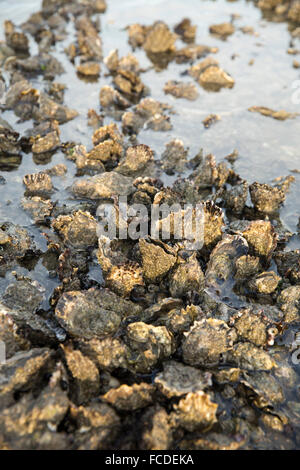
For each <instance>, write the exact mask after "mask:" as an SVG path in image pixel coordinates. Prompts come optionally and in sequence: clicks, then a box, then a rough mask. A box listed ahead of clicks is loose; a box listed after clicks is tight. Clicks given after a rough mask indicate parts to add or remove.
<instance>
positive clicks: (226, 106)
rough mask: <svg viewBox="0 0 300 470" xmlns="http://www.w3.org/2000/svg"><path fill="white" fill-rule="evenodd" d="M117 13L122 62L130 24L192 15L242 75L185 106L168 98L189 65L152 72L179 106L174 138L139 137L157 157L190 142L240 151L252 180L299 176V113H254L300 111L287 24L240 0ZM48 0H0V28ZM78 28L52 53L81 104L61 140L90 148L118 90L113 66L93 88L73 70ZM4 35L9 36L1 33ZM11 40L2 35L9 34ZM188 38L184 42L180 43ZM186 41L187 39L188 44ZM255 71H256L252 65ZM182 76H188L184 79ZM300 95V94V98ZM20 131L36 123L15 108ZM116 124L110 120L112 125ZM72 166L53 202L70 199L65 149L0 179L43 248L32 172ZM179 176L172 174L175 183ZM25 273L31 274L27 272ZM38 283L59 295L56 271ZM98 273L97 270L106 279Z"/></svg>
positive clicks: (109, 21) (8, 202) (293, 207)
mask: <svg viewBox="0 0 300 470" xmlns="http://www.w3.org/2000/svg"><path fill="white" fill-rule="evenodd" d="M107 3H108V9H107V12H106V13H105V14H104V15H101V24H102V30H101V38H102V41H103V49H104V56H106V55H107V54H108V53H109V52H110V51H111V49H113V48H118V49H119V53H120V56H122V55H124V54H127V53H128V52H130V50H131V48H130V46H129V45H128V42H127V32H126V31H125V28H126V26H127V25H129V24H131V23H143V24H151V23H153V21H155V20H164V21H165V22H166V23H167V24H168V25H169V26H170V27H173V26H174V25H175V24H176V23H178V22H179V21H180V20H181V19H182V18H183V17H185V16H186V17H190V18H191V19H192V21H193V23H195V24H197V25H198V31H197V38H196V43H197V44H205V45H211V46H217V47H219V52H218V53H217V54H216V55H215V57H216V59H217V60H218V61H219V62H220V65H221V67H222V68H224V70H226V71H227V72H228V73H229V74H230V75H231V76H232V77H233V78H234V79H235V82H236V83H235V86H234V88H233V89H232V90H226V89H223V90H221V91H220V92H219V93H210V92H207V91H205V90H203V89H202V88H200V87H199V90H198V91H199V97H198V99H197V100H196V101H194V102H189V101H187V100H177V99H175V98H173V97H172V96H170V95H165V94H164V92H163V87H164V84H165V83H166V81H168V80H179V79H182V80H187V81H191V78H190V77H186V76H185V75H184V72H185V71H186V70H187V68H188V67H189V65H188V64H182V65H178V64H176V63H171V64H169V66H168V68H167V69H165V70H163V71H161V72H160V73H156V72H155V71H154V70H153V69H151V70H149V71H148V72H146V73H144V74H143V75H142V80H143V82H144V83H145V84H146V85H148V86H149V88H150V91H151V93H150V96H151V97H153V98H154V99H157V100H159V101H162V102H165V103H168V104H171V105H172V106H173V107H174V110H175V112H176V114H174V115H172V116H171V122H172V124H173V129H172V130H171V131H169V132H161V133H160V132H152V131H151V130H142V131H141V132H140V133H139V135H138V140H139V142H140V143H144V144H148V145H149V146H151V148H152V149H153V150H155V152H156V155H157V157H160V155H161V153H162V152H163V151H164V146H165V144H166V143H167V142H169V141H170V140H171V139H173V138H180V139H182V140H183V142H184V144H185V146H188V147H189V149H190V152H189V156H190V157H191V158H192V157H194V156H195V154H196V153H197V152H198V151H199V149H200V148H203V149H204V152H205V153H206V154H207V153H213V154H214V155H215V156H216V158H217V161H220V160H222V159H223V158H224V157H225V156H226V155H227V154H229V153H231V152H232V151H233V150H234V149H237V150H238V152H239V158H238V160H237V161H236V162H235V164H234V168H235V170H236V171H237V173H239V174H240V175H241V176H242V177H243V178H245V179H247V180H248V181H249V182H253V181H259V182H267V183H269V182H271V181H272V180H273V179H274V178H276V177H279V176H282V175H284V176H285V175H288V174H291V173H290V172H291V170H293V169H300V145H299V143H300V116H299V117H298V118H296V119H294V120H287V121H284V122H282V121H276V120H274V119H271V118H267V117H263V116H261V115H259V114H257V113H250V112H248V110H247V109H248V108H249V107H250V106H254V105H257V106H267V107H270V108H273V109H276V110H279V109H285V110H287V111H290V112H299V113H300V100H299V103H298V104H297V103H296V101H295V100H294V99H293V96H294V97H295V88H294V86H295V82H296V81H297V80H300V69H298V70H297V69H294V68H293V65H292V63H293V60H294V59H297V60H300V55H298V56H294V55H289V54H288V53H287V49H288V48H289V47H290V43H291V36H290V33H289V31H288V25H287V24H286V23H273V22H271V21H267V20H266V19H264V18H262V13H261V11H260V10H259V9H257V8H256V7H255V5H254V3H252V2H246V1H244V0H239V1H237V2H226V1H225V0H217V1H215V2H212V1H199V0H186V1H185V2H184V6H185V8H183V7H182V5H183V2H182V0H172V2H170V0H108V2H107ZM40 6H41V1H40V0H26V1H25V0H24V1H21V0H19V1H16V0H13V1H12V0H10V1H9V0H0V23H1V24H2V23H3V21H4V20H5V19H11V20H13V22H15V23H16V24H20V23H22V22H23V21H25V20H26V19H27V18H28V17H29V16H30V14H32V13H33V12H35V11H38V10H39V8H40ZM231 15H238V17H237V19H236V20H235V21H234V24H235V26H236V32H235V34H234V35H232V36H230V37H229V38H228V39H227V40H226V41H222V40H219V39H216V38H214V37H212V36H211V35H210V34H209V31H208V28H209V26H210V25H211V24H214V23H221V22H225V21H230V17H231ZM242 26H252V27H253V28H254V30H255V32H256V34H255V35H247V34H244V33H242V32H241V31H239V30H238V28H239V27H242ZM72 28H73V27H72V25H71V24H69V25H68V31H69V33H70V34H69V35H68V38H67V39H66V41H63V42H60V43H58V44H57V47H56V49H55V51H54V52H53V55H54V56H55V57H57V58H58V59H59V60H60V61H61V62H62V64H63V65H64V67H65V70H66V73H65V74H63V75H62V76H60V77H57V78H56V81H59V82H61V83H66V84H67V85H68V90H67V91H66V93H65V100H64V104H66V105H67V106H70V107H71V108H75V109H76V110H77V111H79V113H80V115H79V116H78V117H77V118H76V119H74V120H73V121H71V122H69V123H67V124H65V125H62V126H60V128H61V140H62V142H65V141H76V142H81V143H82V144H84V145H87V146H88V147H91V136H92V133H93V130H92V129H91V128H89V127H88V126H87V112H88V110H89V109H90V108H94V109H96V110H97V111H99V106H100V105H99V91H100V88H101V87H102V86H103V85H105V84H109V83H110V81H111V78H110V77H105V76H104V72H105V66H104V64H103V65H102V74H101V77H100V78H99V80H98V81H97V82H94V83H86V82H85V81H83V80H80V79H79V78H78V77H77V75H76V73H75V72H74V66H73V65H72V64H71V63H70V62H69V61H68V59H67V57H66V55H65V53H64V49H65V47H66V46H67V45H68V44H70V43H71V42H72V40H73V33H74V32H73V29H72ZM1 34H2V33H1ZM1 39H2V37H1ZM293 43H294V47H295V48H296V49H299V50H300V40H299V39H295V40H293ZM179 45H180V41H178V47H179ZM182 45H183V43H182ZM31 46H32V48H31V53H34V52H35V51H36V45H35V44H34V43H33V42H31ZM135 55H136V57H137V58H138V60H139V61H140V65H141V66H142V67H145V68H147V67H149V66H151V63H150V61H149V60H148V59H147V57H146V55H145V53H144V52H143V51H142V50H136V51H135ZM252 59H253V60H254V64H253V65H249V62H250V61H251V60H252ZM181 74H183V75H182V76H180V75H181ZM33 84H34V86H35V87H37V88H42V87H43V82H42V79H39V80H35V81H33ZM298 86H300V82H299V83H298ZM298 95H299V93H298ZM211 113H215V114H219V115H221V121H220V122H218V123H216V124H215V125H213V126H212V127H211V128H210V129H205V128H204V127H203V124H202V120H203V119H204V118H205V117H206V116H207V115H209V114H211ZM1 117H2V118H4V119H6V120H7V121H8V122H9V123H10V124H11V125H12V126H13V127H14V129H15V130H16V131H19V132H21V133H22V132H24V131H25V130H26V129H28V128H30V127H32V125H31V122H30V121H27V122H25V123H22V124H20V123H18V118H17V117H16V116H15V115H14V113H13V112H10V111H9V112H5V113H2V116H1ZM108 122H110V119H109V118H105V123H108ZM60 162H63V163H65V164H66V165H67V167H68V173H67V175H66V176H65V177H57V178H53V182H54V185H55V187H56V189H57V192H56V193H55V195H54V197H53V199H57V200H59V201H60V202H62V201H63V200H65V199H68V197H69V196H68V192H67V190H66V188H67V187H68V186H69V185H70V184H71V182H72V181H73V178H74V175H75V165H74V164H73V163H71V162H69V161H67V160H66V159H65V158H64V155H63V154H62V153H61V152H57V153H56V154H55V155H54V156H53V157H52V160H51V162H48V163H47V164H44V165H42V164H38V163H37V162H35V161H34V160H33V159H32V156H31V154H28V155H25V154H24V155H23V156H22V163H21V165H20V166H19V168H18V169H17V170H15V171H11V172H4V171H1V172H0V174H1V175H2V176H4V177H5V179H6V181H7V184H5V185H3V186H0V220H1V221H3V222H4V221H12V222H14V223H19V224H21V225H22V226H25V227H27V228H28V230H29V232H30V233H31V234H32V235H33V236H34V238H35V241H36V244H37V246H38V247H39V248H40V249H42V250H45V249H46V240H45V239H44V237H43V236H42V235H41V234H40V232H39V231H38V229H37V228H36V227H35V226H34V225H32V222H31V220H30V217H29V216H28V215H27V214H26V213H25V212H24V211H23V210H22V208H21V207H20V199H21V198H22V196H23V192H24V187H23V185H22V179H23V176H24V175H25V174H27V173H34V172H37V171H41V170H42V169H45V168H50V167H52V166H54V165H55V164H57V163H60ZM294 176H295V183H293V184H292V186H291V191H290V193H289V194H288V196H287V200H286V203H285V206H284V207H283V208H282V209H281V219H282V221H283V222H284V224H285V225H286V227H287V228H288V229H289V230H290V231H291V232H296V231H297V228H296V226H297V223H298V220H299V216H300V207H299V200H300V184H299V183H300V174H297V173H295V174H294ZM172 180H173V178H168V182H170V183H171V182H172ZM299 247H300V239H299V236H298V235H296V233H295V236H294V237H293V238H292V240H291V241H290V243H289V245H288V247H287V249H295V248H299ZM18 271H19V272H23V273H28V272H27V271H26V270H25V269H24V268H18ZM30 275H31V277H32V278H34V279H36V280H37V281H39V282H41V284H43V285H44V286H45V287H46V288H47V294H48V295H50V293H51V292H52V290H53V288H54V287H55V286H56V285H57V284H58V281H57V280H56V279H50V278H49V277H48V271H47V270H46V269H45V268H44V266H43V265H42V263H41V262H38V264H37V266H36V267H35V269H34V270H33V271H32V272H31V273H30ZM98 275H100V274H99V271H97V270H96V271H95V276H96V277H97V276H98ZM10 281H11V275H7V277H6V278H5V279H1V280H0V288H1V290H2V289H3V288H4V287H5V286H6V285H7V284H8V283H9V282H10Z"/></svg>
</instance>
